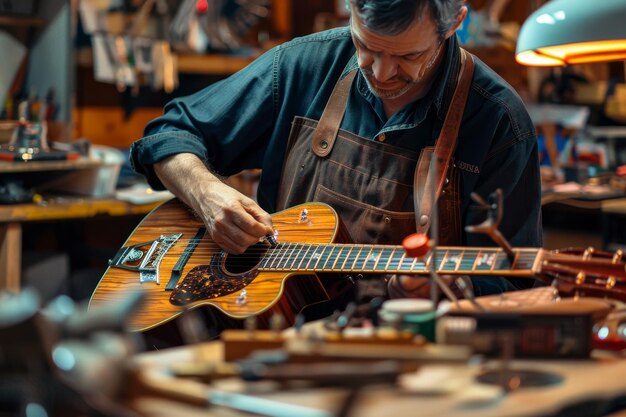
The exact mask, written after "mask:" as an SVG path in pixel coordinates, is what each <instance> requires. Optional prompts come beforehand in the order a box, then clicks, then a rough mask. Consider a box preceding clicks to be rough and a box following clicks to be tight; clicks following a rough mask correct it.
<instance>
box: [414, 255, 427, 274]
mask: <svg viewBox="0 0 626 417" xmlns="http://www.w3.org/2000/svg"><path fill="white" fill-rule="evenodd" d="M411 271H413V272H415V271H419V272H426V263H425V262H424V261H423V260H422V259H421V258H417V257H415V258H413V263H412V264H411Z"/></svg>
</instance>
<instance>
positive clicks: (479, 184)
mask: <svg viewBox="0 0 626 417" xmlns="http://www.w3.org/2000/svg"><path fill="white" fill-rule="evenodd" d="M349 4H350V9H351V21H350V27H349V28H338V29H333V30H330V31H326V32H321V33H317V34H312V35H310V36H306V37H303V38H298V39H294V40H292V41H290V42H287V43H286V44H283V45H280V46H278V47H276V48H274V49H272V50H270V51H269V52H267V53H265V54H264V55H263V56H261V57H260V58H258V59H257V60H256V61H255V62H253V63H252V64H251V65H249V66H248V67H247V68H245V69H244V70H242V71H240V72H238V73H236V74H234V75H232V76H231V77H229V78H228V79H226V80H223V81H221V82H218V83H215V84H213V85H211V86H209V87H207V88H205V89H203V90H202V91H200V92H198V93H196V94H194V95H191V96H189V97H185V98H180V99H176V100H173V101H172V102H170V103H168V104H167V106H166V107H165V114H164V115H163V116H162V117H160V118H158V119H156V120H154V121H152V122H151V123H150V124H149V125H148V126H147V127H146V130H145V134H146V136H145V137H144V138H143V139H141V140H139V141H137V142H136V143H134V144H133V146H132V162H133V164H134V167H135V169H136V170H137V171H138V172H140V173H142V174H144V175H145V176H146V177H147V179H148V181H149V183H150V184H151V185H152V186H153V187H154V188H157V189H158V188H162V187H163V186H165V187H167V188H168V189H170V190H171V191H172V192H174V194H176V195H177V196H178V197H179V198H180V199H181V200H183V201H184V202H185V203H187V204H188V205H189V206H190V207H191V208H192V209H193V210H195V212H196V213H198V215H199V216H200V217H201V218H202V220H203V221H204V223H205V224H206V226H207V230H208V233H209V234H210V236H211V238H212V239H213V240H214V241H215V242H216V243H217V244H219V245H220V246H221V247H222V248H223V249H224V250H225V251H227V252H229V253H233V254H240V253H242V252H244V251H245V250H246V248H247V247H249V246H250V245H252V244H253V243H255V242H257V241H258V240H259V238H260V237H262V236H266V235H269V234H271V233H272V231H273V229H272V221H271V217H270V215H269V214H268V213H271V212H275V211H277V210H281V209H284V208H286V207H289V206H293V205H295V204H297V203H301V202H306V201H322V202H327V203H329V204H330V205H331V206H333V207H334V208H335V209H336V210H337V211H338V213H339V215H340V217H341V218H342V220H343V222H344V223H345V224H346V225H347V228H348V231H349V233H350V235H351V237H352V239H353V240H354V241H355V242H357V243H381V244H398V243H400V241H401V239H402V238H403V237H404V236H406V235H408V234H410V233H413V232H415V230H416V227H421V226H425V227H426V228H427V227H428V226H429V223H430V217H429V215H430V214H431V212H432V208H431V209H429V207H428V206H422V205H423V204H426V203H424V201H425V200H427V199H428V196H426V194H428V193H426V191H424V190H421V195H420V192H418V196H415V197H416V198H414V195H413V194H414V193H413V188H414V173H415V170H416V166H420V167H426V168H425V170H423V171H420V172H421V174H420V175H417V176H416V178H417V181H418V183H420V181H421V184H422V186H420V187H418V188H420V189H422V188H424V187H426V189H427V187H428V186H427V185H426V186H424V184H425V181H424V180H425V178H426V173H427V172H428V170H429V169H431V168H429V166H428V164H426V165H422V163H423V162H424V161H425V159H426V158H424V155H426V154H427V153H425V152H423V150H424V149H432V147H433V146H435V145H436V142H442V141H438V140H437V138H438V137H439V136H440V134H441V132H442V131H446V132H449V131H452V132H455V130H454V126H455V120H454V119H455V118H454V117H452V116H450V117H447V115H448V113H449V112H448V110H449V108H452V109H453V111H451V112H450V113H451V114H455V113H454V109H457V110H456V112H457V114H458V117H457V119H458V123H456V125H457V126H456V127H457V128H458V135H456V134H454V135H450V134H448V135H447V136H453V141H452V145H450V146H449V147H450V149H452V150H454V153H453V155H452V156H451V157H450V158H449V159H448V160H447V161H448V162H449V168H448V169H447V170H446V171H445V172H444V174H445V178H444V177H443V176H440V178H439V177H437V174H436V171H434V170H433V174H432V175H434V176H436V177H437V178H439V179H440V180H441V181H442V184H444V185H443V186H442V187H440V193H439V195H440V198H439V210H438V213H439V214H440V215H439V220H440V221H439V224H440V228H439V229H438V230H439V241H440V243H442V244H443V243H445V244H463V245H475V246H476V245H493V242H491V241H490V240H489V239H488V238H486V237H485V236H480V235H470V234H467V233H465V231H464V229H463V226H465V225H470V224H476V223H479V222H480V221H482V220H483V218H484V216H485V213H484V212H483V211H481V210H478V209H477V208H476V206H475V205H474V204H473V203H472V202H471V200H470V198H469V196H470V193H471V192H476V193H478V194H479V195H481V196H483V197H487V195H488V194H490V193H492V192H493V191H495V190H496V189H497V188H501V189H502V190H503V195H504V213H505V215H504V220H503V222H502V224H501V231H502V233H503V234H504V236H506V237H507V238H508V239H509V240H510V242H511V243H512V245H514V246H540V245H541V243H542V242H541V221H540V182H539V170H538V157H537V146H536V141H535V133H534V132H535V130H534V127H533V125H532V123H531V121H530V118H529V117H528V114H527V112H526V110H525V108H524V105H523V103H522V102H521V100H520V98H519V97H518V96H517V94H516V93H515V92H514V91H513V90H512V89H511V87H510V86H509V85H508V84H506V83H505V82H504V81H503V80H502V79H501V78H500V77H499V76H498V75H497V74H495V73H494V72H493V71H491V70H490V69H489V68H488V67H487V66H486V65H485V64H483V63H482V62H480V61H479V60H478V59H476V58H474V59H473V60H472V57H471V56H469V54H462V53H461V50H460V48H459V45H458V42H457V39H456V35H455V30H456V29H457V28H458V27H459V25H460V24H461V22H462V20H463V19H464V17H465V15H466V14H467V8H466V7H465V6H464V2H463V1H462V0H351V1H350V3H349ZM472 66H473V67H474V68H473V74H472V73H471V71H470V70H468V72H467V73H468V74H469V76H466V77H465V78H466V79H467V82H466V85H467V90H468V93H467V99H466V104H465V107H464V110H463V103H464V100H460V101H459V102H460V105H459V104H458V103H459V102H457V101H455V102H454V103H453V104H451V103H452V102H453V101H454V99H455V98H456V96H457V95H459V96H462V94H455V87H456V86H457V80H459V79H460V78H463V77H462V76H461V74H465V72H464V68H470V69H471V68H472ZM458 84H459V85H461V81H459V82H458ZM334 89H335V93H334V94H333V90H334ZM461 115H462V118H461ZM459 123H460V126H458V125H459ZM450 126H451V127H452V128H451V129H448V127H450ZM339 128H340V129H339ZM336 132H338V133H336ZM441 136H442V137H443V136H445V135H443V134H441ZM455 141H456V143H455ZM420 155H422V158H421V159H420ZM427 162H428V160H427ZM440 162H442V164H444V165H445V162H446V160H441V161H440ZM246 168H261V169H262V177H261V179H260V184H259V187H258V195H257V201H258V203H259V204H257V203H256V202H255V201H254V200H252V199H250V198H248V197H246V196H244V195H242V194H241V193H239V192H238V191H236V190H234V189H232V188H230V187H229V186H227V185H225V184H224V183H222V182H221V181H220V179H219V178H218V175H219V176H229V175H232V174H235V173H237V172H239V171H241V170H242V169H246ZM422 174H424V175H422ZM425 193H426V194H425ZM431 194H432V193H431ZM416 205H419V210H414V207H415V206H416ZM431 205H432V204H431ZM416 215H417V218H418V223H417V225H416V220H415V219H416ZM422 283H423V281H422V280H420V279H413V278H409V277H401V278H400V279H392V280H391V287H390V293H391V294H392V295H394V296H411V295H415V291H414V289H415V288H422ZM473 284H474V289H475V291H476V293H477V295H480V294H488V293H495V292H502V291H505V290H509V289H514V288H518V287H520V286H530V285H532V281H520V282H514V281H509V280H505V279H497V278H495V279H494V278H474V279H473Z"/></svg>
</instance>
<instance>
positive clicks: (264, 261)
mask: <svg viewBox="0 0 626 417" xmlns="http://www.w3.org/2000/svg"><path fill="white" fill-rule="evenodd" d="M271 260H272V252H271V251H267V252H265V254H264V255H263V257H261V261H260V262H259V269H267V264H268V263H269V262H270V261H271Z"/></svg>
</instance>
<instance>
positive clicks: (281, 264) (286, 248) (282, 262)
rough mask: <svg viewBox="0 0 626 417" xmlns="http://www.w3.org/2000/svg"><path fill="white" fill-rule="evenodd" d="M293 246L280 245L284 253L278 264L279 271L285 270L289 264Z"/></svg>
mask: <svg viewBox="0 0 626 417" xmlns="http://www.w3.org/2000/svg"><path fill="white" fill-rule="evenodd" d="M292 245H293V244H292V243H288V244H287V245H284V244H281V245H280V250H281V251H282V255H281V256H280V259H279V260H278V263H277V264H276V268H277V269H285V265H286V264H287V259H289V254H290V252H291V251H290V248H291V246H292Z"/></svg>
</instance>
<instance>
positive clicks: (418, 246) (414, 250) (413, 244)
mask: <svg viewBox="0 0 626 417" xmlns="http://www.w3.org/2000/svg"><path fill="white" fill-rule="evenodd" d="M431 246H432V245H431V242H430V239H429V238H428V236H427V235H426V233H413V234H410V235H408V236H407V237H405V238H404V240H403V241H402V247H404V250H405V251H406V254H407V255H408V256H410V257H413V258H421V257H423V256H425V255H426V254H427V253H428V252H429V251H430V249H431Z"/></svg>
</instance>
